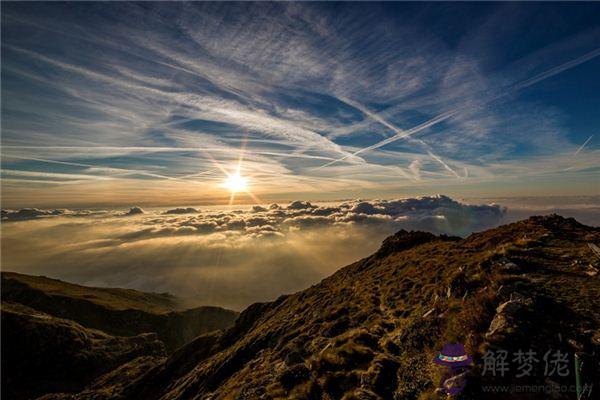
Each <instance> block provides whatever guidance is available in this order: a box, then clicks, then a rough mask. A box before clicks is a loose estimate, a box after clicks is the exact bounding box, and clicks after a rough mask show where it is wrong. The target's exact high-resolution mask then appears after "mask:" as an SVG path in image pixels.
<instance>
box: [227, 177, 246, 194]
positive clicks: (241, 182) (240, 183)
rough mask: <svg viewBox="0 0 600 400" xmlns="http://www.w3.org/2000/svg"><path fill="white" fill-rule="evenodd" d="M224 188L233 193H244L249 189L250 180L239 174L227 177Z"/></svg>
mask: <svg viewBox="0 0 600 400" xmlns="http://www.w3.org/2000/svg"><path fill="white" fill-rule="evenodd" d="M223 186H224V187H226V188H227V189H229V190H230V191H231V192H232V193H235V192H242V191H245V190H246V189H247V188H248V179H246V178H244V177H243V176H241V175H240V174H239V173H235V174H231V175H228V176H227V179H225V181H224V182H223Z"/></svg>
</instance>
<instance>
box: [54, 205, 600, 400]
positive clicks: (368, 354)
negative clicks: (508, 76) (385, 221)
mask: <svg viewBox="0 0 600 400" xmlns="http://www.w3.org/2000/svg"><path fill="white" fill-rule="evenodd" d="M598 242H600V229H598V228H591V227H587V226H584V225H581V224H579V223H578V222H576V221H575V220H573V219H564V218H562V217H559V216H549V217H532V218H530V219H528V220H525V221H521V222H517V223H514V224H510V225H506V226H502V227H499V228H496V229H492V230H488V231H485V232H481V233H476V234H473V235H471V236H469V237H467V238H465V239H460V238H455V237H445V236H435V235H431V234H427V233H422V232H406V231H401V232H398V233H397V234H395V235H394V236H392V237H390V238H388V239H386V240H385V241H384V243H383V245H382V247H381V249H380V250H379V251H378V252H376V253H375V254H373V255H372V256H370V257H368V258H365V259H363V260H361V261H358V262H356V263H354V264H352V265H349V266H347V267H345V268H342V269H341V270H339V271H338V272H337V273H335V274H334V275H332V276H331V277H329V278H327V279H325V280H323V281H322V282H321V283H319V284H317V285H314V286H312V287H311V288H309V289H306V290H304V291H301V292H298V293H295V294H293V295H289V296H282V297H280V298H279V299H277V300H276V301H274V302H271V303H257V304H254V305H252V306H250V307H248V308H247V309H246V310H245V311H244V312H242V313H241V314H240V316H239V318H238V319H237V321H236V323H235V325H234V326H233V327H231V328H229V329H228V330H227V331H224V332H223V333H210V334H206V335H202V336H199V337H198V338H196V339H194V340H193V341H192V342H190V343H188V344H187V345H185V346H183V347H181V348H179V349H178V350H177V351H175V352H174V353H173V354H171V355H170V356H169V357H168V358H166V359H163V360H160V361H158V362H157V360H156V359H144V360H143V362H144V363H145V364H144V365H145V366H146V367H148V365H153V367H152V368H149V369H148V370H147V371H146V372H144V371H140V367H139V362H141V361H138V362H134V363H132V364H131V365H124V366H122V367H121V369H120V371H119V372H118V373H117V372H112V373H109V374H107V375H105V376H103V377H101V378H99V379H98V380H96V381H95V382H94V383H93V384H92V385H91V386H89V387H88V388H87V389H86V390H84V391H83V392H81V393H79V394H77V395H62V394H55V395H49V396H47V397H46V398H47V399H67V398H74V399H109V398H119V399H123V398H125V399H142V398H143V399H209V398H210V399H257V398H295V399H346V400H350V399H363V400H371V399H429V398H432V399H433V398H445V395H442V394H441V393H439V391H438V390H436V389H437V386H438V382H440V378H441V371H440V370H439V369H438V368H437V367H436V365H435V364H434V363H433V362H432V360H433V358H434V357H435V356H436V355H437V354H439V351H440V349H442V347H443V346H444V344H446V343H455V342H461V343H464V345H465V347H466V350H467V352H468V353H469V354H470V355H472V356H473V358H474V360H473V364H472V370H471V371H470V372H469V373H468V382H467V386H466V388H465V390H464V391H463V392H462V393H460V394H459V395H458V396H457V397H456V398H460V399H478V398H506V397H507V395H506V394H501V395H497V396H496V397H494V395H490V394H488V393H483V392H482V390H483V389H482V388H483V387H484V386H486V385H488V386H489V385H510V384H513V383H516V384H519V383H523V382H522V381H519V380H515V378H514V377H513V376H512V375H507V376H505V377H499V376H496V377H491V376H489V374H488V375H487V376H484V374H483V372H484V371H483V370H482V369H483V367H482V366H483V356H484V354H486V352H488V351H496V350H506V351H510V352H514V351H517V350H518V349H532V350H533V351H536V353H537V354H538V355H539V356H538V358H539V359H541V358H542V355H543V354H544V353H545V351H546V350H550V349H554V350H561V351H562V352H564V353H567V354H569V355H570V356H569V357H570V358H569V365H572V362H573V354H574V353H576V352H577V353H578V354H581V355H582V356H584V357H585V365H586V368H584V369H583V370H582V379H583V381H584V382H600V372H599V371H600V368H597V366H598V362H599V360H600V357H599V351H600V282H599V281H598V279H599V278H598V270H597V267H598V256H597V255H596V254H595V253H594V249H593V247H594V246H593V245H592V246H590V244H593V243H598ZM569 368H570V367H569ZM127 371H131V373H128V372H127ZM544 372H545V371H544V365H543V364H542V363H538V364H535V366H534V370H533V373H532V375H531V377H530V378H529V380H528V381H527V384H532V385H533V384H536V385H537V384H540V385H549V386H550V387H554V386H556V385H558V386H560V385H572V384H574V379H575V378H574V374H573V371H571V374H570V375H569V376H562V375H556V376H547V374H545V373H544ZM596 390H597V389H596ZM574 396H575V395H574V393H563V394H561V393H558V394H556V396H554V397H553V398H574ZM510 398H539V399H545V398H548V396H547V395H546V394H540V395H535V394H527V395H520V394H512V395H511V396H510Z"/></svg>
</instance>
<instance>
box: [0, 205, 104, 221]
mask: <svg viewBox="0 0 600 400" xmlns="http://www.w3.org/2000/svg"><path fill="white" fill-rule="evenodd" d="M1 213H2V221H7V222H8V221H23V220H29V219H37V218H48V217H57V216H65V217H89V216H92V215H97V214H104V213H105V212H104V211H89V210H77V211H75V210H66V209H54V210H40V209H38V208H21V209H18V210H10V209H2V211H1Z"/></svg>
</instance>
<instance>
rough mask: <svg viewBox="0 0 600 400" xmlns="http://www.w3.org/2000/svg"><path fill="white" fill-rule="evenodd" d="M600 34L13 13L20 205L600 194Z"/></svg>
mask: <svg viewBox="0 0 600 400" xmlns="http://www.w3.org/2000/svg"><path fill="white" fill-rule="evenodd" d="M599 16H600V4H594V3H591V2H590V3H577V4H574V3H552V4H538V3H513V2H511V3H501V4H497V3H477V4H472V3H462V4H452V3H382V4H378V3H369V4H362V3H169V4H166V3H154V2H147V3H131V2H111V3H88V2H86V3H5V2H3V3H2V65H1V67H2V80H1V83H2V93H1V94H2V108H1V111H2V116H1V123H2V139H1V144H2V149H1V155H2V206H3V207H10V208H20V207H106V206H130V205H141V206H151V205H156V206H159V205H199V204H220V203H227V202H231V201H232V200H233V201H234V202H237V203H240V204H241V203H258V204H266V203H269V202H272V201H281V200H296V199H303V200H337V199H347V198H357V197H362V198H371V199H373V198H401V197H410V196H421V195H431V194H435V193H443V194H447V195H451V196H455V197H456V196H462V197H509V196H514V195H519V196H583V195H588V196H595V195H600V189H599V186H600V185H599V179H598V176H599V172H600V161H599V160H600V146H599V145H598V143H599V140H600V112H598V110H599V109H600V78H599V77H600V74H599V72H600V17H599ZM237 175H239V176H240V178H239V179H242V180H243V181H244V183H245V184H243V185H242V186H241V187H239V188H238V192H239V193H233V192H234V190H232V187H231V185H227V184H226V183H227V182H228V180H229V182H230V181H231V178H230V177H231V176H237ZM230 183H231V182H230ZM246 186H247V187H246ZM233 194H235V198H234V199H232V197H233V196H232V195H233Z"/></svg>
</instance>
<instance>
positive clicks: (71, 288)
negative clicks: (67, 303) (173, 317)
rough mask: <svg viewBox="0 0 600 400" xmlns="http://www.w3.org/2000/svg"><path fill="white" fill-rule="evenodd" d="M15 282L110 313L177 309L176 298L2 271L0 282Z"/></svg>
mask: <svg viewBox="0 0 600 400" xmlns="http://www.w3.org/2000/svg"><path fill="white" fill-rule="evenodd" d="M5 280H11V281H16V282H19V283H22V284H24V285H27V286H29V287H30V288H32V289H35V290H39V291H42V292H44V293H46V294H47V295H48V296H63V297H70V298H74V299H81V300H86V301H90V302H93V303H95V304H97V305H99V306H102V307H106V308H110V309H113V310H143V311H147V312H152V313H167V312H170V311H175V310H177V309H178V304H177V301H176V298H175V297H174V296H172V295H170V294H166V293H161V294H158V293H145V292H140V291H137V290H132V289H114V288H93V287H88V286H81V285H75V284H73V283H68V282H63V281H60V280H57V279H50V278H47V277H44V276H31V275H24V274H18V273H16V272H2V281H3V284H4V281H5Z"/></svg>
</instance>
